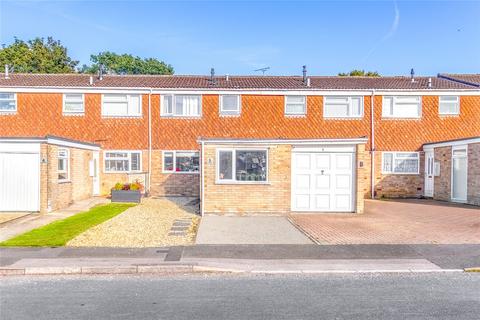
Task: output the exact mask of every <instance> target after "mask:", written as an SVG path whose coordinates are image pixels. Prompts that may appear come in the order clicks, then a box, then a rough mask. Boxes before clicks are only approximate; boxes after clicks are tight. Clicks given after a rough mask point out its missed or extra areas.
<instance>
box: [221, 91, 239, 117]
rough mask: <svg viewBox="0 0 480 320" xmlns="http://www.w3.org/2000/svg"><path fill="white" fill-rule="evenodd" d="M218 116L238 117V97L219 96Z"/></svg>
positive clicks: (230, 95) (231, 95)
mask: <svg viewBox="0 0 480 320" xmlns="http://www.w3.org/2000/svg"><path fill="white" fill-rule="evenodd" d="M220 114H221V115H239V114H240V95H236V94H235V95H233V94H229V95H221V96H220Z"/></svg>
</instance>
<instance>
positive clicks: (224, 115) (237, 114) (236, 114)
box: [220, 113, 240, 118]
mask: <svg viewBox="0 0 480 320" xmlns="http://www.w3.org/2000/svg"><path fill="white" fill-rule="evenodd" d="M220 117H223V118H238V117H240V113H220Z"/></svg>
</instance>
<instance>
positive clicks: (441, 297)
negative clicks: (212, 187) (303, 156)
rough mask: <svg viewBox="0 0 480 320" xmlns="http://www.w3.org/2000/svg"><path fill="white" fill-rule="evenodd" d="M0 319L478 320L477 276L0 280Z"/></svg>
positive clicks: (479, 293)
mask: <svg viewBox="0 0 480 320" xmlns="http://www.w3.org/2000/svg"><path fill="white" fill-rule="evenodd" d="M0 303H1V304H0V318H1V319H17V320H20V319H39V320H40V319H49V320H50V319H169V320H176V319H222V320H226V319H334V318H335V319H456V320H459V319H478V315H479V314H480V274H478V273H477V274H475V273H417V274H345V275H318V276H299V275H287V276H261V275H258V276H235V275H208V276H207V275H204V276H198V275H197V276H172V277H168V276H165V277H159V276H118V275H117V276H107V277H105V276H68V277H67V276H63V277H46V276H45V277H4V278H2V279H1V282H0Z"/></svg>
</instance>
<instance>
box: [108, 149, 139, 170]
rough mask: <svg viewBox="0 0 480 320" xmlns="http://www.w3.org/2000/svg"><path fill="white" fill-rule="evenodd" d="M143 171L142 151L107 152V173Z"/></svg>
mask: <svg viewBox="0 0 480 320" xmlns="http://www.w3.org/2000/svg"><path fill="white" fill-rule="evenodd" d="M141 170H142V153H141V152H140V151H106V152H105V172H131V171H137V172H138V171H141Z"/></svg>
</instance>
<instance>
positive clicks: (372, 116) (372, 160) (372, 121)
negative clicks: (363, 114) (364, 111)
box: [370, 89, 375, 199]
mask: <svg viewBox="0 0 480 320" xmlns="http://www.w3.org/2000/svg"><path fill="white" fill-rule="evenodd" d="M370 99H371V101H370V104H371V106H370V130H371V132H370V137H371V142H370V151H371V152H370V196H371V198H372V199H375V89H372V95H371V98H370Z"/></svg>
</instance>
